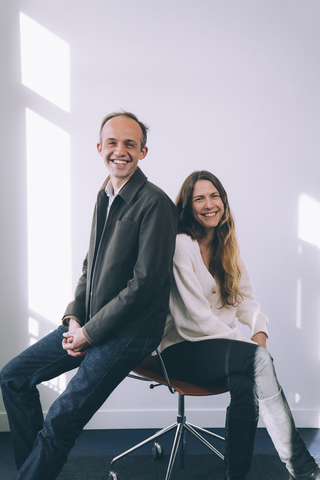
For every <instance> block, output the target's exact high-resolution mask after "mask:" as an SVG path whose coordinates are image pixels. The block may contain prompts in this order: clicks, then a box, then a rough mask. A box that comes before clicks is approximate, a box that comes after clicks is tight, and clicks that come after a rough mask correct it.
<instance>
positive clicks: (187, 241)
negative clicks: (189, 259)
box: [176, 233, 198, 250]
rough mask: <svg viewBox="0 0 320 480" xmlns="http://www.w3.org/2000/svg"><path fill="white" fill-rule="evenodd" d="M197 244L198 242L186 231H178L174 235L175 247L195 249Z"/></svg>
mask: <svg viewBox="0 0 320 480" xmlns="http://www.w3.org/2000/svg"><path fill="white" fill-rule="evenodd" d="M197 246H198V242H197V241H196V240H193V239H192V238H191V237H189V235H187V234H186V233H178V235H177V237H176V249H177V248H178V249H181V250H189V249H195V248H196V247H197Z"/></svg>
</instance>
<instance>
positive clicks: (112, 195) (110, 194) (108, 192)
mask: <svg viewBox="0 0 320 480" xmlns="http://www.w3.org/2000/svg"><path fill="white" fill-rule="evenodd" d="M127 181H128V180H127ZM126 183H127V182H124V183H123V184H122V185H121V187H120V188H118V190H117V191H116V192H115V191H114V190H113V185H112V183H111V180H109V182H108V183H107V186H106V188H105V189H104V191H105V192H106V195H107V196H108V197H109V203H108V208H107V218H108V215H109V212H110V208H111V205H112V203H113V200H114V199H115V198H116V196H117V195H118V193H119V192H120V190H121V189H122V187H124V186H125V184H126Z"/></svg>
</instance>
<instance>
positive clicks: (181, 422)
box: [110, 393, 224, 480]
mask: <svg viewBox="0 0 320 480" xmlns="http://www.w3.org/2000/svg"><path fill="white" fill-rule="evenodd" d="M174 429H175V430H176V433H175V437H174V441H173V445H172V449H171V454H170V459H169V464H168V468H167V473H166V477H165V480H170V477H171V473H172V469H173V466H174V463H175V460H176V457H177V453H178V450H179V447H180V467H181V468H183V467H184V457H185V434H186V432H187V431H188V432H190V433H191V434H192V435H193V436H194V437H195V438H197V439H198V440H199V441H200V442H201V443H203V444H204V445H205V446H206V447H207V448H209V449H210V450H211V451H212V452H213V453H215V454H216V455H218V457H220V458H221V459H222V460H224V456H223V455H222V453H221V452H219V450H217V449H216V448H215V447H214V446H213V445H211V443H210V442H208V441H207V440H206V439H205V438H204V437H203V436H202V435H200V433H199V432H201V433H205V434H207V435H211V436H212V437H215V438H218V439H219V440H224V438H223V437H221V436H220V435H217V434H216V433H212V432H209V431H208V430H206V429H204V428H201V427H197V426H196V425H193V424H192V423H188V422H187V421H186V417H185V415H184V395H182V394H181V393H179V406H178V416H177V421H176V422H175V423H173V424H172V425H170V426H169V427H166V428H163V429H162V430H160V431H159V432H157V433H155V434H154V435H152V436H151V437H149V438H147V439H146V440H144V441H143V442H141V443H138V444H137V445H135V446H134V447H132V448H130V449H129V450H127V451H126V452H124V453H122V454H121V455H118V456H117V457H115V458H114V459H113V460H112V461H111V465H113V464H114V463H115V462H116V461H117V460H119V459H120V458H122V457H125V456H126V455H128V454H129V453H131V452H134V451H135V450H138V448H141V447H143V446H144V445H146V444H147V443H149V442H152V441H155V440H156V439H157V438H159V437H161V436H162V435H164V434H165V433H167V432H169V431H170V430H174ZM110 474H114V472H110ZM110 478H113V477H112V476H111V477H110ZM114 478H117V477H114Z"/></svg>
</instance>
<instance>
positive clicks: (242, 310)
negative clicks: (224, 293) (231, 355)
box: [236, 258, 268, 337]
mask: <svg viewBox="0 0 320 480" xmlns="http://www.w3.org/2000/svg"><path fill="white" fill-rule="evenodd" d="M239 286H240V290H241V292H243V293H244V295H245V296H244V298H243V301H242V302H241V303H240V304H239V305H238V307H237V312H236V316H237V318H238V320H239V322H241V323H243V324H244V325H248V326H249V327H250V328H251V336H252V337H253V336H254V335H255V334H256V333H259V332H263V333H265V334H266V335H267V336H268V329H267V325H268V317H267V316H266V315H264V314H263V313H262V312H261V311H260V304H259V303H258V302H257V301H256V300H255V298H254V295H253V286H252V283H251V279H250V275H249V272H248V270H247V267H246V265H245V263H244V261H243V259H242V258H241V280H240V285H239Z"/></svg>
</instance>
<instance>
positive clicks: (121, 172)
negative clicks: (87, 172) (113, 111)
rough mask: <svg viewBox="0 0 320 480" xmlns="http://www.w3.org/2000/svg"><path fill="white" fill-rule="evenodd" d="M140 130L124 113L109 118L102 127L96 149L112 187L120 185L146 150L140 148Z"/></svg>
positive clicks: (130, 173) (145, 153)
mask: <svg viewBox="0 0 320 480" xmlns="http://www.w3.org/2000/svg"><path fill="white" fill-rule="evenodd" d="M141 138H142V131H141V128H140V126H139V124H138V123H137V122H135V121H134V120H132V119H131V118H129V117H125V116H124V115H121V116H118V117H114V118H112V119H111V120H109V121H108V122H107V123H106V124H105V125H104V127H103V129H102V140H101V145H100V143H98V145H97V149H98V152H99V154H100V155H101V157H102V158H103V161H104V163H105V165H106V167H107V168H108V170H109V173H110V177H111V181H112V183H113V188H116V189H117V188H120V186H121V185H122V184H123V183H124V182H126V181H127V180H128V178H129V177H131V175H132V174H133V173H134V172H135V170H136V168H137V165H138V162H139V160H142V159H143V158H144V157H145V156H146V155H147V152H148V148H147V147H144V148H143V149H142V150H140V149H141Z"/></svg>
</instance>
